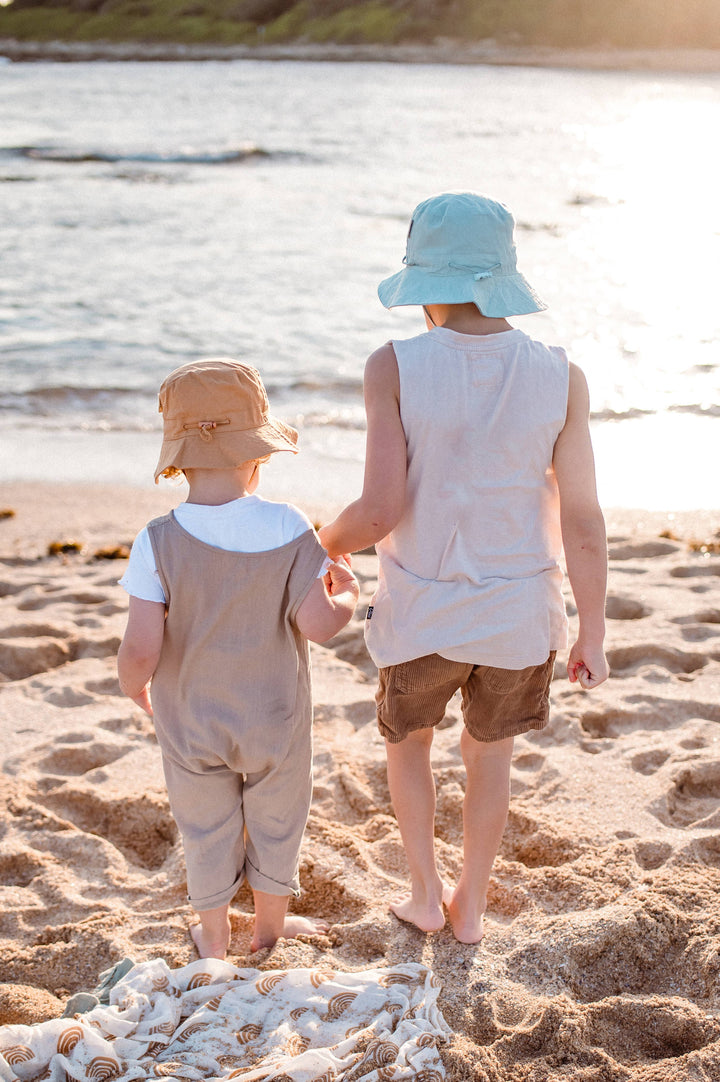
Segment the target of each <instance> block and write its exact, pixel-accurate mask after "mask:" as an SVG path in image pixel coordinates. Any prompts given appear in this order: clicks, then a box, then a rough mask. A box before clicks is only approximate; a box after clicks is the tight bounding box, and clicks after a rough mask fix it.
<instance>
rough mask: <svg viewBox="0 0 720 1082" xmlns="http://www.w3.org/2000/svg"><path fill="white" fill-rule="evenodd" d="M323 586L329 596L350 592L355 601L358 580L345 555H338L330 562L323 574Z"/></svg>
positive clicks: (358, 593)
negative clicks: (325, 572)
mask: <svg viewBox="0 0 720 1082" xmlns="http://www.w3.org/2000/svg"><path fill="white" fill-rule="evenodd" d="M325 586H326V587H327V592H328V593H329V594H330V597H335V596H336V595H337V594H352V595H353V596H354V598H355V600H356V601H357V599H358V597H359V596H360V587H359V586H358V581H357V579H356V578H355V576H354V575H353V573H352V571H351V569H350V563H349V560H348V558H347V557H345V556H339V557H338V558H337V560H335V562H334V563H332V564H330V567H329V568H328V570H327V574H326V575H325Z"/></svg>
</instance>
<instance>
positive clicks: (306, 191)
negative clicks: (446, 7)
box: [0, 62, 720, 507]
mask: <svg viewBox="0 0 720 1082" xmlns="http://www.w3.org/2000/svg"><path fill="white" fill-rule="evenodd" d="M109 73H111V74H112V80H109ZM0 112H2V115H3V118H4V134H3V136H2V139H1V140H0V190H1V192H2V199H1V200H0V229H1V230H2V234H3V237H4V244H5V251H4V259H3V270H2V290H3V297H2V312H1V313H0V347H1V349H0V424H1V425H2V429H1V430H0V452H2V455H1V456H0V480H2V479H3V478H7V479H9V478H10V477H12V478H15V479H22V478H23V477H24V478H30V477H35V476H37V475H38V474H39V475H44V476H48V475H51V476H53V477H55V478H57V479H60V480H62V479H66V478H69V477H71V476H72V477H73V478H74V479H81V478H82V477H83V476H89V474H90V473H97V472H100V474H101V477H100V479H102V474H103V471H104V472H105V475H107V476H108V477H109V478H110V477H112V478H115V479H118V480H130V481H131V482H132V483H134V484H135V483H137V484H145V483H152V480H151V478H150V480H149V481H148V480H147V478H148V475H149V474H150V473H151V467H152V462H150V465H148V455H149V457H150V459H153V458H154V453H155V452H154V450H153V447H154V444H153V441H154V440H155V439H156V438H157V436H158V433H159V418H158V415H157V405H156V398H155V395H156V390H157V387H158V385H159V383H160V381H161V379H162V378H163V377H164V376H165V375H166V374H167V373H168V372H169V371H170V370H172V369H173V368H175V367H177V365H179V364H182V363H183V362H184V361H186V360H189V359H191V358H193V357H197V356H218V355H224V356H237V357H242V358H244V359H246V360H249V361H251V362H252V363H254V364H256V365H257V366H258V368H260V370H261V372H262V374H263V377H264V378H265V381H266V383H267V385H268V391H269V393H270V398H271V403H272V406H273V410H274V412H276V413H277V415H278V416H281V417H283V418H284V419H286V420H288V421H289V422H290V423H293V424H296V425H297V427H299V428H300V429H301V432H302V440H303V445H304V450H303V453H302V455H301V456H300V458H299V460H298V462H297V464H294V465H293V466H292V468H291V469H290V468H288V470H287V471H286V472H285V473H284V474H283V476H284V477H286V478H287V479H288V481H289V482H290V481H291V483H292V491H293V492H298V493H303V494H304V493H306V492H317V493H319V494H320V499H319V501H318V502H320V503H328V502H335V501H336V500H337V501H342V500H344V499H346V498H348V497H350V496H353V495H355V494H356V493H357V491H359V486H360V483H361V476H362V457H363V408H362V387H361V384H362V370H363V365H364V361H365V358H366V357H367V355H368V354H369V353H370V352H371V351H372V350H373V349H375V348H376V347H377V346H378V345H379V344H381V343H382V342H383V341H386V340H387V339H389V338H391V337H393V336H395V337H409V336H411V335H413V334H416V333H419V332H420V331H421V330H423V329H424V328H423V325H422V321H421V318H420V315H419V313H418V312H416V311H413V310H404V311H395V312H392V313H388V312H386V311H384V310H383V309H382V307H381V306H380V304H379V302H378V300H377V296H376V288H377V284H378V282H379V280H380V279H381V278H383V277H385V276H386V275H388V274H390V273H392V272H393V271H395V270H397V269H399V267H400V265H401V264H400V260H401V258H402V255H403V253H404V243H405V234H406V232H407V221H408V218H409V215H410V212H411V210H412V208H413V206H414V205H415V204H416V203H417V202H419V201H420V200H421V199H424V198H426V197H427V196H428V195H429V194H431V193H432V192H436V191H439V190H442V189H456V190H457V189H461V188H473V189H475V190H481V191H485V192H487V193H488V194H490V195H493V196H494V197H496V198H500V199H502V200H503V201H504V202H506V203H508V204H509V205H510V206H511V207H512V208H513V210H514V211H515V213H516V217H517V220H518V228H517V234H516V241H517V245H518V254H519V262H520V267H521V269H522V270H523V271H524V272H525V273H526V275H527V276H528V278H529V279H530V281H531V282H532V283H533V285H534V286H535V287H536V288H537V290H538V292H539V293H540V295H541V296H543V297H544V299H545V300H546V301H547V302H548V303H549V305H550V307H549V309H548V311H547V312H544V313H542V314H540V315H536V316H531V317H523V318H520V319H518V320H516V321H515V322H516V324H517V325H518V326H520V327H522V329H523V330H525V331H527V332H528V333H529V334H531V335H533V336H534V337H538V338H542V339H544V340H546V341H549V342H553V343H559V344H562V345H564V346H566V347H567V349H568V352H569V355H570V357H571V359H572V360H574V361H576V362H577V363H579V364H580V365H581V366H582V367H583V369H584V370H585V372H586V374H587V377H588V382H589V385H590V391H591V401H592V417H593V433H594V438H595V441H596V451H597V459H598V474H599V478H600V487H601V492H602V497H603V500H604V502H606V503H607V504H613V503H615V504H620V503H625V504H627V503H628V502H631V503H638V502H642V503H647V502H648V501H650V500H651V499H652V500H653V501H655V499H656V497H655V496H654V495H653V493H657V499H659V500H660V501H661V502H662V503H664V504H665V505H666V506H676V507H679V506H680V505H681V504H682V505H683V506H687V503H686V501H687V500H688V499H691V500H694V499H697V500H701V501H702V502H701V504H700V505H701V506H713V507H720V492H719V491H718V482H717V481H716V480H715V472H716V471H715V470H714V468H712V469H711V464H712V463H713V462H714V455H713V451H714V448H715V447H716V446H717V444H718V436H719V435H720V407H719V406H718V403H720V361H719V359H718V355H717V341H718V339H720V306H718V305H717V303H716V299H715V292H716V287H717V281H718V278H719V277H720V275H719V273H718V272H719V270H720V201H719V200H718V199H717V194H716V193H717V191H718V187H719V185H718V180H719V177H718V166H717V164H716V161H715V158H716V154H715V142H716V139H715V138H714V133H716V132H717V131H718V130H720V78H718V77H716V76H703V77H698V76H680V75H673V76H660V75H654V74H648V73H645V74H631V73H630V74H623V73H611V72H604V73H600V72H582V71H567V70H566V71H556V70H551V69H545V70H543V69H522V68H499V67H498V68H494V67H488V68H483V67H469V68H468V67H452V66H450V65H436V66H432V65H430V66H425V65H393V64H355V65H343V64H333V63H328V64H311V63H307V64H305V63H297V64H293V63H275V64H271V65H268V64H263V63H260V62H238V63H230V64H214V63H207V64H185V63H178V64H153V63H149V64H132V63H127V64H126V63H119V64H113V65H112V66H110V65H103V64H71V65H53V64H42V63H40V64H27V65H23V64H10V65H4V66H3V68H2V74H1V75H0ZM58 447H61V448H62V449H61V452H60V453H58V452H57V448H58ZM53 448H54V449H55V451H54V452H53V450H52V449H53ZM123 448H124V450H123ZM669 448H672V453H670V450H669ZM641 462H642V463H644V466H643V467H642V470H640V468H639V464H640V463H641ZM635 463H638V469H635ZM678 463H684V464H685V474H686V479H684V478H683V470H682V468H678ZM653 464H656V465H657V470H656V471H655V473H653ZM661 464H662V468H661ZM83 471H85V473H83ZM641 476H642V478H643V480H642V483H640V480H639V478H640V477H641ZM631 478H634V481H633V482H632V483H631V480H630V479H631ZM659 478H662V482H661V481H660V480H659ZM96 479H97V478H96ZM696 479H697V480H696ZM273 483H274V482H273ZM690 492H692V493H693V495H692V497H691V496H690V495H689V493H690ZM279 495H282V493H280V494H279Z"/></svg>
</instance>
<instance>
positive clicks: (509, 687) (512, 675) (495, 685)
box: [482, 665, 537, 695]
mask: <svg viewBox="0 0 720 1082" xmlns="http://www.w3.org/2000/svg"><path fill="white" fill-rule="evenodd" d="M536 668H537V666H536V665H531V666H530V667H529V668H527V669H495V668H492V667H491V666H488V667H487V668H486V669H485V671H484V672H483V676H482V678H483V684H484V685H485V687H486V688H488V689H489V690H490V691H494V692H496V693H497V694H498V695H507V694H508V693H509V692H511V691H517V689H518V688H521V687H522V686H523V684H526V683H527V682H528V680H530V679H531V677H532V676H533V674H534V673H535V671H536Z"/></svg>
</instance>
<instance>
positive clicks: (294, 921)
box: [250, 913, 330, 951]
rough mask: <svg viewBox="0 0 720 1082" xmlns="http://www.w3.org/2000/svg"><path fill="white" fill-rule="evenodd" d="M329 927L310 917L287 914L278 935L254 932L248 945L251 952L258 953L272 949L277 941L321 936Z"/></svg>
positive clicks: (325, 923) (323, 922)
mask: <svg viewBox="0 0 720 1082" xmlns="http://www.w3.org/2000/svg"><path fill="white" fill-rule="evenodd" d="M329 927H330V925H329V924H328V923H327V921H325V920H313V919H312V918H310V917H301V916H299V915H298V914H296V913H289V914H287V915H286V917H285V921H284V923H283V927H282V931H281V932H280V933H279V934H278V935H275V936H274V935H272V933H270V932H268V933H266V934H265V935H261V934H260V933H259V932H258V931H257V930H256V931H255V932H254V934H253V937H252V941H251V943H250V950H251V951H259V950H262V949H263V948H264V947H274V946H275V944H276V943H277V941H278V939H295V938H296V937H297V936H299V935H323V934H324V933H325V932H327V930H328V928H329Z"/></svg>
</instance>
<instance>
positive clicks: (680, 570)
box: [669, 561, 720, 579]
mask: <svg viewBox="0 0 720 1082" xmlns="http://www.w3.org/2000/svg"><path fill="white" fill-rule="evenodd" d="M669 574H670V576H671V577H672V578H674V579H691V578H696V577H697V578H705V577H708V576H713V575H714V576H718V575H720V562H716V561H713V562H712V563H710V562H707V563H702V564H692V565H690V566H685V567H671V568H670V571H669Z"/></svg>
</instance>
